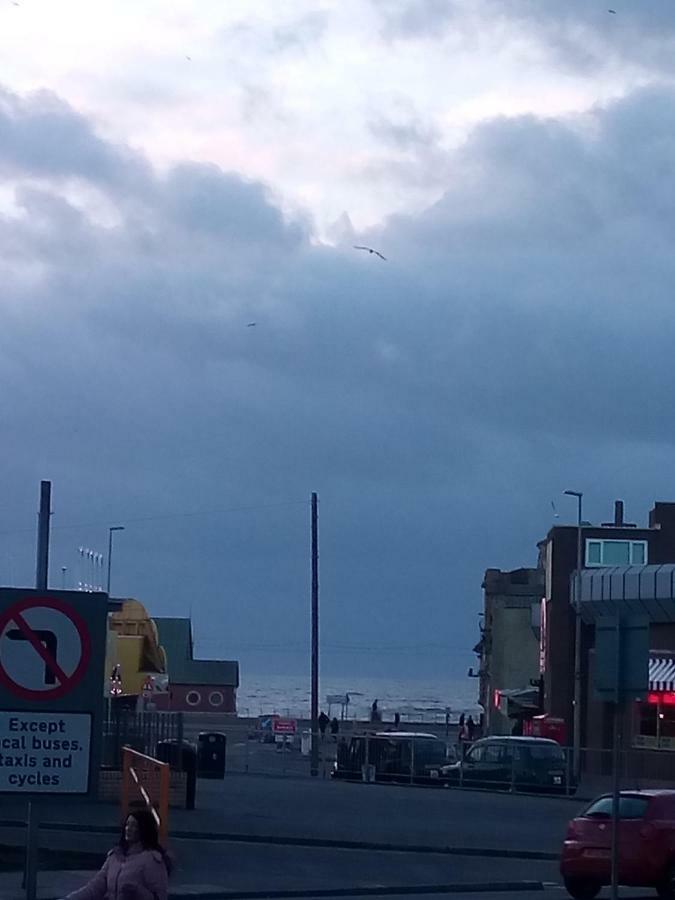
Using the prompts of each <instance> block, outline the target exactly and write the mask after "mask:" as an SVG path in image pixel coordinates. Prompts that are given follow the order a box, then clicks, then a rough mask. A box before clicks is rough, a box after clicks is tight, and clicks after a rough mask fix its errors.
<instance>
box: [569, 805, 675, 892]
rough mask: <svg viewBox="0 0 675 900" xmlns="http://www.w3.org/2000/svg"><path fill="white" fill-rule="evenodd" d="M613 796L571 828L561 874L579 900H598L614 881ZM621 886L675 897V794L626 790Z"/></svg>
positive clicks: (621, 827) (621, 809)
mask: <svg viewBox="0 0 675 900" xmlns="http://www.w3.org/2000/svg"><path fill="white" fill-rule="evenodd" d="M612 809H613V801H612V796H611V795H605V796H603V797H599V798H598V799H597V800H594V801H593V803H591V805H590V806H589V807H587V808H586V809H585V810H584V812H583V813H581V815H579V816H577V818H576V819H573V820H572V821H571V822H570V824H569V826H568V829H567V836H566V838H565V842H564V844H563V849H562V856H561V860H560V872H561V874H562V877H563V881H564V882H565V887H566V888H567V890H568V892H569V894H570V895H571V896H572V897H574V898H575V900H593V898H594V897H596V896H597V895H598V894H599V893H600V891H601V890H602V888H603V886H605V885H608V884H610V881H611V841H612ZM619 816H620V820H619V882H620V883H621V884H622V885H626V886H629V887H651V888H656V890H657V892H658V895H659V897H661V898H662V900H674V898H675V791H665V790H664V791H656V790H654V791H622V792H621V796H620V800H619Z"/></svg>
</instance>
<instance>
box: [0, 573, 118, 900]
mask: <svg viewBox="0 0 675 900" xmlns="http://www.w3.org/2000/svg"><path fill="white" fill-rule="evenodd" d="M107 614H108V595H107V594H103V593H84V592H81V591H47V590H37V589H28V588H27V589H20V588H0V796H1V795H3V794H5V795H8V794H21V796H22V797H24V798H25V799H26V800H27V801H28V804H29V806H28V835H27V848H26V878H25V887H26V896H27V898H28V900H34V898H35V890H36V877H37V859H36V853H37V829H38V819H37V809H36V801H37V800H39V799H40V798H43V797H53V796H71V797H73V796H76V797H93V796H95V794H96V790H97V782H98V778H97V775H98V769H99V765H100V758H101V740H102V731H103V694H104V668H103V667H104V661H105V647H106V629H107Z"/></svg>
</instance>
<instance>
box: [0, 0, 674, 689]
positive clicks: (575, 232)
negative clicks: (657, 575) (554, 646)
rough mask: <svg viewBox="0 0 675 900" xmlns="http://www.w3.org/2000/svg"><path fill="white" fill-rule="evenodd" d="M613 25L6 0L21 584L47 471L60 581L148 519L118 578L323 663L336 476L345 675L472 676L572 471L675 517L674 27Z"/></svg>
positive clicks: (5, 309)
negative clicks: (317, 601) (316, 547)
mask: <svg viewBox="0 0 675 900" xmlns="http://www.w3.org/2000/svg"><path fill="white" fill-rule="evenodd" d="M612 8H613V9H615V10H616V12H615V13H610V12H608V8H607V6H606V5H605V4H601V3H599V2H598V3H596V2H594V0H568V2H566V3H565V4H560V3H557V2H555V3H554V2H549V0H454V2H453V0H341V2H337V0H335V2H334V0H313V2H309V0H289V2H287V3H284V4H271V3H268V2H263V0H230V2H228V3H227V4H222V3H220V2H216V0H200V3H199V4H197V3H194V2H188V0H174V2H172V3H166V2H165V0H144V2H143V3H142V4H139V3H136V2H134V3H132V2H127V0H115V2H108V0H99V2H97V3H96V4H92V3H90V2H85V0H61V2H59V3H58V4H55V3H53V2H52V0H19V2H18V3H16V4H15V3H12V2H3V3H2V4H1V5H0V55H1V56H2V59H3V69H2V73H0V385H1V386H2V390H1V391H0V421H1V423H2V463H3V464H2V468H1V470H0V472H1V474H0V479H1V483H2V488H3V489H2V502H1V503H0V582H2V583H4V584H7V585H26V586H29V585H31V584H32V583H33V582H34V571H35V526H36V510H37V503H38V494H39V482H40V479H43V478H44V479H50V480H52V482H53V508H54V514H53V516H52V555H51V572H50V578H51V585H52V586H54V587H61V586H66V587H69V588H70V587H76V586H77V584H78V582H79V581H83V580H85V581H86V580H88V579H90V578H91V576H92V573H91V572H89V573H88V572H87V571H86V570H85V567H83V566H82V564H81V556H80V553H79V548H81V547H84V548H89V549H94V550H95V551H97V552H100V553H103V554H105V552H106V548H107V540H108V528H109V527H110V526H123V527H124V529H125V530H124V531H123V532H118V533H116V534H115V544H114V548H115V549H114V555H113V565H112V593H113V594H115V595H118V596H131V597H136V598H138V599H139V600H141V601H142V602H143V603H145V604H146V606H147V607H148V609H149V610H150V612H151V613H153V614H155V615H191V616H192V618H193V623H194V631H195V637H196V644H197V651H198V653H199V655H201V656H204V657H214V658H217V657H223V658H235V659H239V660H240V661H241V670H242V679H245V678H246V676H247V673H249V674H254V673H255V674H260V673H263V674H265V673H286V674H306V673H307V671H308V665H309V658H308V644H309V602H310V495H311V492H312V491H316V492H317V493H318V495H319V529H320V588H321V639H322V657H321V658H322V670H323V671H324V673H326V674H329V675H331V676H332V677H335V676H340V677H344V678H345V680H349V679H354V680H356V679H358V678H359V677H370V676H382V677H385V678H386V677H389V678H394V677H395V678H398V679H400V678H401V677H407V678H414V677H418V678H424V679H434V680H436V681H437V682H438V683H439V684H443V683H450V681H451V680H452V679H454V678H458V677H463V676H464V675H465V673H466V671H467V669H468V667H469V666H470V665H472V664H475V658H474V657H473V655H472V652H471V648H472V647H473V645H474V644H475V643H476V641H477V639H478V613H479V611H480V609H481V605H482V596H481V582H482V577H483V573H484V570H485V569H486V568H488V567H491V568H504V569H511V568H517V567H520V566H524V565H534V564H535V563H536V558H537V548H536V544H537V541H538V540H540V539H541V538H542V537H543V536H544V535H545V534H546V532H547V530H548V528H549V527H551V525H553V524H563V523H565V522H569V523H572V522H574V521H575V517H576V506H575V503H574V500H573V498H565V497H563V496H562V492H563V491H564V490H565V489H574V490H581V491H583V492H584V518H586V519H588V520H589V521H593V522H600V521H607V520H608V519H610V518H611V514H612V504H613V501H614V500H615V499H617V498H621V499H623V500H624V501H625V503H626V514H627V517H628V518H629V520H631V521H636V522H638V523H639V524H645V523H646V520H647V515H648V511H649V509H650V507H651V505H652V504H653V502H654V500H657V499H658V500H675V491H674V490H673V488H672V485H671V470H672V458H673V449H674V447H673V445H674V443H675V424H674V423H673V418H672V416H671V415H670V410H671V406H672V396H673V387H674V382H675V373H674V371H673V367H672V363H671V358H672V344H673V322H674V320H675V317H674V314H673V302H674V301H673V290H672V285H673V283H674V281H675V279H674V276H675V256H674V255H673V253H672V244H673V240H674V238H675V199H674V198H675V165H674V163H675V63H674V62H673V60H675V54H674V53H673V51H674V50H675V9H674V8H673V5H672V2H671V0H648V2H645V0H640V2H638V0H614V6H613V7H612ZM354 245H366V246H370V247H373V248H375V249H377V250H378V251H380V252H381V253H382V254H383V255H384V256H385V257H386V259H385V260H382V259H380V258H379V257H377V256H375V255H371V254H368V253H366V252H363V251H358V250H355V249H354ZM251 323H255V324H251ZM554 506H555V512H556V513H557V516H558V517H557V518H554V509H553V507H554ZM94 576H95V577H94V580H95V581H99V582H101V583H104V582H105V564H104V565H103V566H102V567H100V569H99V571H96V572H95V573H94Z"/></svg>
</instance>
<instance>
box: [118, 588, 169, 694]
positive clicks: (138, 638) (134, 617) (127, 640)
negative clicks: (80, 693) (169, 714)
mask: <svg viewBox="0 0 675 900" xmlns="http://www.w3.org/2000/svg"><path fill="white" fill-rule="evenodd" d="M116 667H119V668H118V672H119V676H120V678H121V680H122V693H123V694H136V695H138V694H140V693H141V692H142V690H143V684H144V682H145V681H146V679H147V678H148V677H150V678H151V679H152V681H153V682H154V683H155V684H156V687H157V688H160V689H162V688H163V689H165V690H166V684H167V682H168V676H167V665H166V653H165V652H164V648H163V647H162V646H160V643H159V636H158V634H157V626H156V625H155V623H154V622H153V620H152V619H151V618H150V616H149V615H148V612H147V610H146V608H145V607H144V606H143V604H142V603H139V602H138V600H125V601H124V603H123V604H122V608H121V609H119V610H117V611H116V612H114V613H111V614H110V616H109V617H108V644H107V649H106V662H105V672H106V685H105V690H106V693H107V692H108V690H109V685H108V679H109V678H110V675H111V673H112V672H113V670H114V669H115V668H116Z"/></svg>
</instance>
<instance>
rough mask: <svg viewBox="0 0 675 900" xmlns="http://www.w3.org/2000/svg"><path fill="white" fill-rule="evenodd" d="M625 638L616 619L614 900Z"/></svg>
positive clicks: (615, 893) (615, 890) (614, 899)
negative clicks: (622, 661)
mask: <svg viewBox="0 0 675 900" xmlns="http://www.w3.org/2000/svg"><path fill="white" fill-rule="evenodd" d="M622 637H623V634H622V628H621V619H620V617H619V616H617V617H616V641H615V647H616V651H615V652H616V659H615V662H614V679H615V681H614V685H615V690H614V729H613V745H612V884H611V887H612V891H611V897H612V900H618V897H619V819H620V815H619V814H620V808H619V807H620V803H621V784H620V762H621V751H620V747H621V701H622V698H623V693H622V681H623V679H622V673H621V655H622V654H621V639H622Z"/></svg>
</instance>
